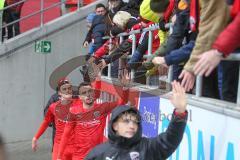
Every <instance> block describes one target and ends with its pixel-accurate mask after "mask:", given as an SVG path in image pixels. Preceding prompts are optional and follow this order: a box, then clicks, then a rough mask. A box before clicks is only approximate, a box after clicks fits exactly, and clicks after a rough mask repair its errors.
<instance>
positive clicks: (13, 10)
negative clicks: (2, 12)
mask: <svg viewBox="0 0 240 160" xmlns="http://www.w3.org/2000/svg"><path fill="white" fill-rule="evenodd" d="M20 1H22V0H6V6H10V5H14V4H15V3H18V2H20ZM23 4H24V1H23V2H21V3H19V4H17V5H14V6H12V7H10V8H8V9H7V10H6V23H7V24H9V23H12V22H14V21H16V20H19V19H20V17H21V11H22V7H23ZM7 30H8V39H10V38H12V37H13V36H17V35H19V34H20V22H19V21H18V22H15V23H14V24H12V25H9V26H8V27H7Z"/></svg>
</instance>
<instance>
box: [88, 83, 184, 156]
mask: <svg viewBox="0 0 240 160" xmlns="http://www.w3.org/2000/svg"><path fill="white" fill-rule="evenodd" d="M172 86H173V97H172V103H173V105H174V106H175V110H174V113H173V116H172V119H171V122H170V124H169V126H168V128H167V130H166V131H165V132H164V133H161V134H159V135H158V136H157V137H154V138H145V137H142V126H141V116H140V113H139V111H138V110H137V109H136V108H133V107H130V106H127V105H123V106H119V107H117V108H115V109H114V110H113V111H112V116H111V120H110V122H109V125H108V126H109V127H108V138H109V141H107V142H106V143H104V144H101V145H98V146H96V147H95V148H94V149H93V150H92V151H91V152H90V153H89V154H88V155H87V157H86V158H85V160H107V159H108V160H139V159H141V160H153V159H157V160H162V159H167V158H168V157H169V156H170V155H171V154H172V153H173V152H174V151H175V150H176V148H177V147H178V145H179V144H180V142H181V140H182V137H183V133H184V129H185V126H186V120H187V111H186V97H185V92H184V89H183V88H182V87H181V86H180V84H179V83H178V82H176V81H174V82H173V83H172Z"/></svg>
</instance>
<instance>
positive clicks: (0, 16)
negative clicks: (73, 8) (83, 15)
mask: <svg viewBox="0 0 240 160" xmlns="http://www.w3.org/2000/svg"><path fill="white" fill-rule="evenodd" d="M26 1H28V0H21V1H19V2H17V3H14V4H11V5H9V6H6V7H4V8H3V9H0V37H2V29H3V28H5V27H8V26H10V25H13V24H15V23H18V22H20V21H23V20H25V19H28V18H30V17H33V16H35V15H38V14H40V25H39V26H38V27H43V25H44V12H46V11H48V10H50V9H52V8H54V7H57V6H60V8H61V13H65V9H66V8H65V3H66V0H60V1H59V2H57V3H54V4H53V5H51V6H48V7H44V0H41V1H40V2H41V3H40V10H38V11H36V12H33V13H31V14H28V15H26V16H24V17H21V18H20V19H17V20H15V21H12V22H10V23H8V24H5V25H3V23H2V22H3V21H2V19H3V12H4V10H6V9H10V8H12V7H15V6H17V5H19V4H21V3H24V2H26ZM82 4H83V2H82V0H78V1H77V10H79V8H80V7H81V6H82ZM1 43H2V41H1V42H0V44H1Z"/></svg>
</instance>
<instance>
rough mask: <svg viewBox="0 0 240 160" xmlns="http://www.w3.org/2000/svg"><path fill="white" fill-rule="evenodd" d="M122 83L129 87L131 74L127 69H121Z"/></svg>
mask: <svg viewBox="0 0 240 160" xmlns="http://www.w3.org/2000/svg"><path fill="white" fill-rule="evenodd" d="M119 77H120V83H121V84H122V86H123V87H129V85H130V82H131V74H130V73H129V71H128V70H127V69H124V70H122V71H121V73H120V75H119Z"/></svg>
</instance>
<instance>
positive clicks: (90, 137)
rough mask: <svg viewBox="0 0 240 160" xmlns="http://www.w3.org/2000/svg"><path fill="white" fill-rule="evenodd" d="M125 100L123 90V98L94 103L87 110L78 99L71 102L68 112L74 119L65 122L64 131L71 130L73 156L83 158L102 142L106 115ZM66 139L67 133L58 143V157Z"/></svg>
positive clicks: (125, 96)
mask: <svg viewBox="0 0 240 160" xmlns="http://www.w3.org/2000/svg"><path fill="white" fill-rule="evenodd" d="M126 102H127V92H126V91H124V98H121V99H120V100H118V101H114V102H106V103H102V104H96V103H94V105H93V106H92V108H91V109H88V110H86V109H84V108H83V103H82V102H81V101H80V100H79V101H78V102H76V103H75V104H73V106H72V107H71V108H70V112H71V113H72V114H73V115H75V116H74V117H75V119H71V122H69V123H67V124H66V126H65V131H64V132H66V133H70V132H72V131H73V134H74V142H75V143H74V146H75V149H74V153H73V155H74V156H76V157H78V159H79V160H81V159H84V158H85V156H86V155H87V154H88V152H89V151H90V150H91V149H92V148H94V147H95V146H96V145H98V144H100V143H103V140H104V128H105V126H106V118H107V115H108V114H109V113H110V112H111V111H112V110H113V109H114V108H115V107H117V106H118V105H122V104H125V103H126ZM68 139H69V136H68V134H64V136H63V138H62V141H63V142H61V144H60V149H59V155H60V157H59V158H61V155H62V154H63V151H64V148H65V147H64V146H65V144H66V141H68Z"/></svg>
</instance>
